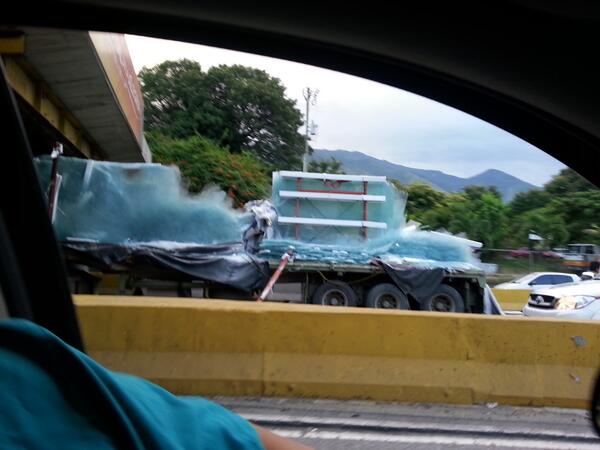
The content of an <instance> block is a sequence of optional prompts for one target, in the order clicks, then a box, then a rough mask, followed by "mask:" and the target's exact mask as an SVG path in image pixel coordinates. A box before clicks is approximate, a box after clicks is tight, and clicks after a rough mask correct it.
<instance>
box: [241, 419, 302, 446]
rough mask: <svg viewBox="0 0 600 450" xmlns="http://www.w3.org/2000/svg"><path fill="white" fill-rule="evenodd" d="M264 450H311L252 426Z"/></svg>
mask: <svg viewBox="0 0 600 450" xmlns="http://www.w3.org/2000/svg"><path fill="white" fill-rule="evenodd" d="M252 426H253V427H254V429H255V430H256V432H257V433H258V437H259V438H260V441H261V442H262V445H263V446H264V447H265V450H313V449H312V447H307V446H306V445H303V444H300V443H299V442H294V441H291V440H289V439H286V438H283V437H281V436H278V435H276V434H275V433H272V432H270V431H269V430H266V429H264V428H262V427H259V426H258V425H255V424H252Z"/></svg>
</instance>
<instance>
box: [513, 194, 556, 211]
mask: <svg viewBox="0 0 600 450" xmlns="http://www.w3.org/2000/svg"><path fill="white" fill-rule="evenodd" d="M551 199H552V196H551V195H550V194H549V193H548V192H547V191H545V190H542V189H531V190H530V191H525V192H519V193H518V194H517V195H515V197H514V198H513V199H512V201H511V202H510V203H509V205H508V209H509V215H510V216H511V217H517V216H520V215H521V214H523V213H526V212H527V211H531V210H534V209H538V208H543V207H545V206H548V204H549V203H550V200H551Z"/></svg>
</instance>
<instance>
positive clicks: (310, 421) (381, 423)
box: [238, 411, 600, 443]
mask: <svg viewBox="0 0 600 450" xmlns="http://www.w3.org/2000/svg"><path fill="white" fill-rule="evenodd" d="M238 412H239V413H240V414H241V415H242V416H244V417H245V418H246V419H247V420H249V421H251V422H256V423H258V424H264V425H265V426H267V427H268V426H278V427H284V428H285V427H289V426H293V427H302V426H305V427H315V426H321V427H325V426H326V427H327V428H341V427H343V428H362V429H363V430H364V429H365V428H368V430H364V431H365V432H368V431H373V430H375V432H385V433H388V432H389V433H398V432H403V433H411V432H421V433H427V432H428V431H432V432H435V433H449V434H454V433H462V434H464V433H471V434H484V435H485V434H501V435H503V436H499V438H506V439H519V438H522V437H523V436H524V435H530V434H532V430H531V428H527V427H514V425H513V428H511V429H507V428H506V424H503V423H499V424H497V425H483V424H467V423H454V424H452V423H438V422H422V421H420V422H419V421H417V420H386V419H383V420H372V419H356V418H349V417H344V418H339V417H334V418H332V417H316V416H294V415H286V414H253V413H245V412H243V411H238ZM380 430H381V431H380ZM511 435H512V436H511ZM532 437H534V438H538V439H548V440H551V439H554V438H558V439H561V438H562V439H568V438H572V439H582V438H583V439H590V438H595V437H596V435H595V434H594V433H593V432H592V430H591V428H590V431H588V432H584V433H581V432H577V431H574V432H570V433H568V434H566V433H565V432H564V431H555V430H548V429H540V430H536V431H535V436H532ZM493 438H495V437H492V436H488V439H493ZM599 443H600V441H599Z"/></svg>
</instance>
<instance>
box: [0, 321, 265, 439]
mask: <svg viewBox="0 0 600 450" xmlns="http://www.w3.org/2000/svg"><path fill="white" fill-rule="evenodd" d="M0 385H1V386H2V389H1V390H0V448H2V449H10V448H36V449H38V448H39V449H44V448H48V449H50V448H52V449H54V448H61V449H71V448H72V449H76V448H77V449H81V448H86V449H108V448H127V449H199V450H209V449H210V450H213V449H214V450H216V449H250V450H254V449H257V450H258V449H263V447H262V444H261V443H260V440H259V437H258V435H257V433H256V430H255V429H254V428H253V427H252V426H251V425H250V423H248V422H247V421H246V420H245V419H243V418H242V417H240V416H238V415H236V414H234V413H232V412H230V411H228V410H226V409H225V408H222V407H221V406H219V405H217V404H215V403H213V402H210V401H207V400H204V399H202V398H196V397H186V398H180V397H176V396H174V395H172V394H170V393H169V392H167V391H166V390H164V389H162V388H160V387H159V386H156V385H154V384H152V383H149V382H147V381H145V380H143V379H140V378H137V377H133V376H130V375H125V374H119V373H114V372H111V371H109V370H107V369H105V368H103V367H102V366H100V365H99V364H97V363H96V362H95V361H93V360H92V359H91V358H89V357H88V356H86V355H85V354H83V353H81V352H79V351H77V350H75V349H73V348H72V347H69V346H68V345H67V344H65V343H64V342H63V341H61V340H60V339H59V338H57V337H56V336H55V335H53V334H52V333H50V332H49V331H47V330H45V329H44V328H41V327H39V326H37V325H34V324H32V323H31V322H28V321H24V320H5V321H1V322H0Z"/></svg>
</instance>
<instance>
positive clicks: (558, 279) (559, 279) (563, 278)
mask: <svg viewBox="0 0 600 450" xmlns="http://www.w3.org/2000/svg"><path fill="white" fill-rule="evenodd" d="M572 281H573V279H572V278H571V277H570V276H568V275H553V276H552V284H563V283H571V282H572Z"/></svg>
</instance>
